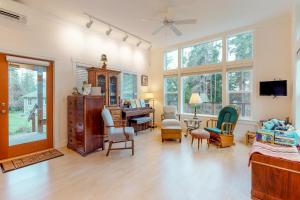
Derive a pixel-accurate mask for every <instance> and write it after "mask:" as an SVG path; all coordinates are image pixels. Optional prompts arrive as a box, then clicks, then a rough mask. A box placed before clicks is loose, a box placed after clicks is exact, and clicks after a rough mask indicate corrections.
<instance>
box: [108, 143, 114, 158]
mask: <svg viewBox="0 0 300 200" xmlns="http://www.w3.org/2000/svg"><path fill="white" fill-rule="evenodd" d="M112 143H113V142H112V141H110V142H109V145H108V149H107V153H106V156H108V155H109V151H110V149H111V146H112Z"/></svg>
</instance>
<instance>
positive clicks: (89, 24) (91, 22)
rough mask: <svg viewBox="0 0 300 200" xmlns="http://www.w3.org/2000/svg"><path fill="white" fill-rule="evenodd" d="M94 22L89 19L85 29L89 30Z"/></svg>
mask: <svg viewBox="0 0 300 200" xmlns="http://www.w3.org/2000/svg"><path fill="white" fill-rule="evenodd" d="M93 23H94V21H93V20H92V19H91V18H90V21H89V22H88V23H86V27H87V28H91V26H92V25H93Z"/></svg>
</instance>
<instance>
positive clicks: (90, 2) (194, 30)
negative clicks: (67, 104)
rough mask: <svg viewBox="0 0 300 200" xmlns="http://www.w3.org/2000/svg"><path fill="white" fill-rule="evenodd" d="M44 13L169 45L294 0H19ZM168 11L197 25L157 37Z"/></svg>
mask: <svg viewBox="0 0 300 200" xmlns="http://www.w3.org/2000/svg"><path fill="white" fill-rule="evenodd" d="M17 1H18V2H21V3H23V4H26V5H28V6H30V7H33V8H36V9H39V10H40V11H42V12H47V13H51V14H53V15H56V16H58V17H60V18H62V19H64V20H67V21H71V22H74V23H78V24H82V25H83V26H84V25H85V23H86V22H87V20H88V19H87V17H86V16H84V15H83V13H84V12H87V13H89V14H91V15H94V16H96V17H98V18H100V19H102V20H105V21H107V22H109V23H111V24H114V25H116V26H119V27H121V28H123V29H125V30H127V31H129V32H132V33H134V34H136V35H139V36H141V37H143V38H145V39H147V40H149V41H151V42H153V43H154V45H156V46H157V45H158V46H166V45H172V44H175V43H179V42H183V41H188V40H192V39H196V38H200V37H202V36H206V35H210V34H215V33H219V32H223V31H226V30H230V29H234V28H238V27H243V26H246V25H250V24H253V23H256V22H259V21H262V20H265V19H268V18H272V17H275V16H279V15H282V14H285V13H288V12H289V10H290V8H291V4H292V0H51V1H41V0H17ZM166 11H168V15H169V16H170V17H171V18H173V19H186V18H196V19H197V20H198V22H197V24H195V25H178V28H179V29H180V30H181V31H182V32H183V35H182V36H180V37H177V36H175V35H174V34H173V33H172V32H170V30H168V29H164V30H163V31H162V32H160V33H159V34H157V35H154V36H153V35H152V34H151V33H152V32H153V30H155V29H156V28H158V27H159V26H160V22H159V21H155V20H154V21H145V20H142V19H149V18H150V19H157V20H159V19H162V18H163V17H164V15H165V13H166Z"/></svg>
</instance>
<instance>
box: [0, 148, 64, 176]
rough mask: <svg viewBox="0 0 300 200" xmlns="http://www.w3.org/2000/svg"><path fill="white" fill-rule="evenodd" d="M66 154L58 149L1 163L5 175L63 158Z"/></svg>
mask: <svg viewBox="0 0 300 200" xmlns="http://www.w3.org/2000/svg"><path fill="white" fill-rule="evenodd" d="M63 155H64V154H63V153H61V152H60V151H58V150H57V149H50V150H47V151H43V152H39V153H35V154H31V155H27V156H24V157H21V158H16V159H12V160H9V161H5V162H3V163H1V169H2V172H3V173H6V172H9V171H13V170H15V169H19V168H22V167H26V166H29V165H33V164H36V163H39V162H43V161H45V160H50V159H53V158H57V157H60V156H63Z"/></svg>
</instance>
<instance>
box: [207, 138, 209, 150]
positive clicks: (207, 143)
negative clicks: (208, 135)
mask: <svg viewBox="0 0 300 200" xmlns="http://www.w3.org/2000/svg"><path fill="white" fill-rule="evenodd" d="M207 148H209V139H207Z"/></svg>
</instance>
